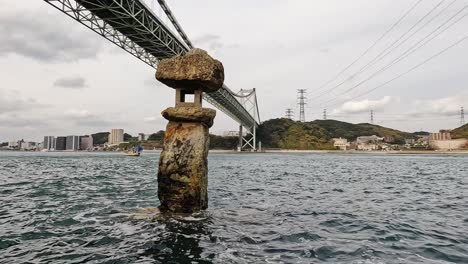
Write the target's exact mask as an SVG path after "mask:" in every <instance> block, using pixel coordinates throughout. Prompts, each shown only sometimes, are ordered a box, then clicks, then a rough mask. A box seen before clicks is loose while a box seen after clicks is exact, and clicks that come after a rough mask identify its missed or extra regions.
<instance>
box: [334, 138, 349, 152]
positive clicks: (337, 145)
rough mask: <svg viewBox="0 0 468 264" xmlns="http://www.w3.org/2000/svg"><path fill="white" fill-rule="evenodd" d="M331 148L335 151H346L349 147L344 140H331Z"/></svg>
mask: <svg viewBox="0 0 468 264" xmlns="http://www.w3.org/2000/svg"><path fill="white" fill-rule="evenodd" d="M332 140H333V146H334V147H335V148H337V149H341V150H347V149H348V148H349V146H350V144H349V143H348V140H347V139H346V138H333V139H332Z"/></svg>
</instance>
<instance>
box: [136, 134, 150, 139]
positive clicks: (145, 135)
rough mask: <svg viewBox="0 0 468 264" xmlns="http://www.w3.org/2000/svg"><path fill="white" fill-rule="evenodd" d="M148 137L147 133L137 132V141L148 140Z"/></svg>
mask: <svg viewBox="0 0 468 264" xmlns="http://www.w3.org/2000/svg"><path fill="white" fill-rule="evenodd" d="M149 137H150V135H148V134H144V133H138V140H139V141H143V140H148V138H149Z"/></svg>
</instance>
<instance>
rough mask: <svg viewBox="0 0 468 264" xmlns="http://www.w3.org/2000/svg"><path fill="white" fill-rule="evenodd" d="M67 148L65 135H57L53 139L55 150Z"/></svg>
mask: <svg viewBox="0 0 468 264" xmlns="http://www.w3.org/2000/svg"><path fill="white" fill-rule="evenodd" d="M66 149H67V137H57V139H55V150H59V151H61V150H66Z"/></svg>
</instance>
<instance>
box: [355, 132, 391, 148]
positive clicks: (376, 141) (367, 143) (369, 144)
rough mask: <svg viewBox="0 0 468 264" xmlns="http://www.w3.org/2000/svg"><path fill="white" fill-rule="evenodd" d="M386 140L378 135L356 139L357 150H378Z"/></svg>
mask: <svg viewBox="0 0 468 264" xmlns="http://www.w3.org/2000/svg"><path fill="white" fill-rule="evenodd" d="M383 140H384V138H382V137H378V136H376V135H372V136H360V137H358V138H357V139H356V144H357V149H358V150H363V151H372V150H378V149H379V146H381V145H382V141H383Z"/></svg>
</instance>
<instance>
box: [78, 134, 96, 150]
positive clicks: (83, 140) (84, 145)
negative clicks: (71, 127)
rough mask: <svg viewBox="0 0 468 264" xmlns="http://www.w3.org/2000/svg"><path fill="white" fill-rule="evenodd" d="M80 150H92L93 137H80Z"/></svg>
mask: <svg viewBox="0 0 468 264" xmlns="http://www.w3.org/2000/svg"><path fill="white" fill-rule="evenodd" d="M80 149H81V150H93V137H91V136H84V137H80Z"/></svg>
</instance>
